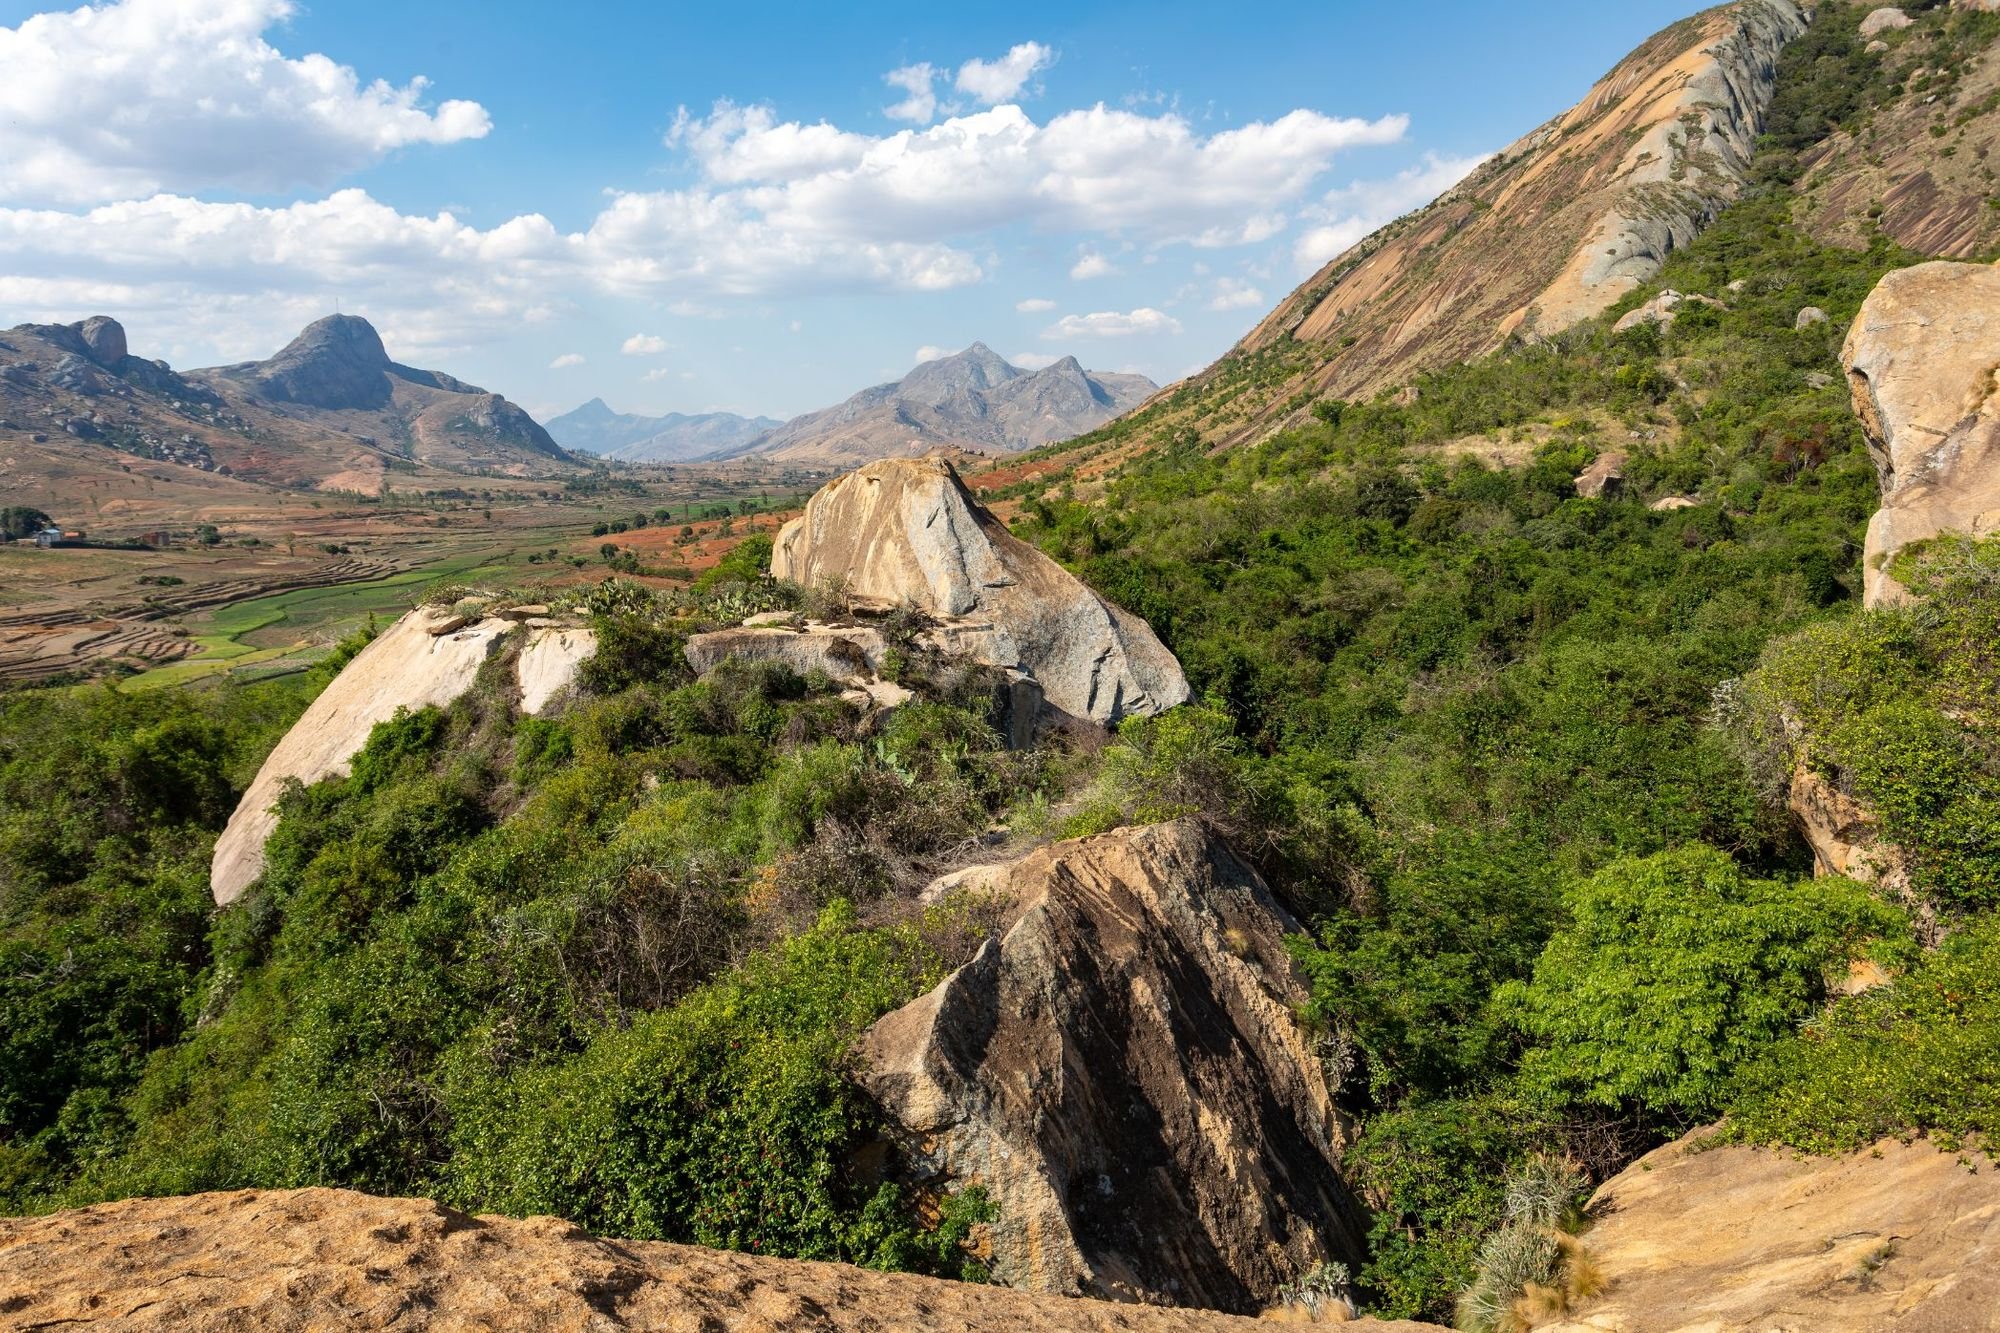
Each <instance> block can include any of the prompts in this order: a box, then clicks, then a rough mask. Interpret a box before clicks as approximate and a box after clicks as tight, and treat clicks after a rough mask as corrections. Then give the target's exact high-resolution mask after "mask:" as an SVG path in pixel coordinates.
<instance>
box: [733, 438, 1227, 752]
mask: <svg viewBox="0 0 2000 1333" xmlns="http://www.w3.org/2000/svg"><path fill="white" fill-rule="evenodd" d="M771 572H772V573H773V574H774V575H776V576H777V577H779V578H783V579H790V580H792V581H793V582H795V583H799V584H802V585H804V586H805V587H808V588H811V587H815V586H818V585H819V584H821V583H822V582H823V581H829V580H830V581H832V582H835V583H837V584H839V585H841V586H842V587H843V588H844V590H845V593H846V595H847V596H848V597H849V598H851V599H852V600H854V601H855V602H857V603H859V604H864V605H867V604H872V605H874V606H877V607H881V608H889V607H895V606H902V605H909V606H913V607H915V608H916V609H918V610H919V611H922V612H924V613H925V614H926V615H928V616H931V617H933V618H935V619H936V620H937V621H938V622H940V623H939V625H938V626H937V628H936V630H935V631H934V632H935V633H936V634H937V635H938V637H939V639H940V641H941V643H942V644H943V645H944V646H945V647H947V648H948V649H949V650H950V651H954V652H958V653H962V654H964V655H966V656H968V657H971V658H973V659H975V660H977V661H981V662H985V663H987V664H989V665H992V666H996V667H1001V668H1005V669H1011V670H1018V671H1020V672H1023V673H1024V674H1026V675H1028V676H1031V677H1033V678H1034V680H1035V682H1036V683H1037V684H1038V685H1039V686H1040V687H1041V690H1042V694H1043V696H1044V697H1045V699H1046V700H1047V702H1048V704H1049V705H1050V706H1051V707H1053V708H1056V709H1059V710H1061V711H1062V712H1064V713H1066V714H1068V715H1070V716H1071V717H1076V718H1083V719H1087V720H1089V721H1092V722H1103V723H1115V722H1117V721H1118V720H1119V719H1121V718H1124V717H1128V716H1132V715H1134V714H1141V715H1143V714H1151V713H1159V712H1164V711H1165V710H1167V709H1169V708H1173V707H1175V706H1176V705H1179V704H1182V703H1185V702H1186V701H1187V699H1188V697H1189V691H1188V684H1187V678H1186V677H1185V676H1183V675H1182V674H1181V668H1180V663H1179V662H1177V661H1175V660H1174V655H1173V654H1172V653H1170V652H1168V651H1167V650H1166V648H1165V647H1164V646H1163V645H1162V644H1161V643H1160V641H1159V639H1158V638H1156V637H1155V636H1154V634H1153V631H1152V629H1151V628H1150V627H1149V626H1148V625H1147V624H1146V622H1145V621H1143V620H1141V619H1139V617H1137V616H1135V615H1133V614H1131V613H1130V612H1128V611H1125V610H1123V609H1122V608H1120V607H1117V606H1114V605H1113V604H1112V603H1110V602H1108V601H1106V600H1105V599H1104V598H1102V597H1100V596H1098V595H1097V594H1096V593H1095V592H1092V591H1091V590H1090V589H1089V588H1088V587H1086V586H1085V585H1084V584H1083V583H1082V582H1081V581H1080V580H1078V579H1077V578H1076V577H1075V576H1074V575H1072V574H1070V573H1069V572H1068V571H1067V570H1065V569H1064V568H1063V567H1062V566H1061V565H1058V564H1057V563H1056V562H1055V561H1053V560H1051V559H1049V558H1048V557H1047V556H1045V555H1043V554H1042V553H1041V552H1040V551H1038V550H1036V549H1035V548H1034V547H1032V546H1030V545H1028V544H1027V543H1026V542H1024V541H1021V540H1020V539H1019V538H1017V537H1015V536H1014V535H1013V534H1012V533H1010V532H1008V531H1007V528H1006V525H1005V524H1003V523H1001V522H1000V520H999V519H997V518H995V517H994V516H993V515H992V514H991V513H990V512H988V511H987V509H986V508H985V507H984V506H982V505H981V504H980V503H979V502H978V501H977V500H975V499H973V497H972V494H971V493H970V492H969V491H967V490H966V488H965V485H964V483H963V482H961V481H960V480H959V478H958V473H957V472H956V471H954V470H953V469H952V466H951V464H950V463H947V462H945V461H944V460H943V459H940V458H919V459H887V460H884V461H882V462H878V463H871V464H869V465H868V466H867V467H864V468H862V469H860V470H859V471H857V472H850V473H849V474H847V475H846V476H844V477H840V478H837V479H836V480H834V481H831V482H828V483H827V484H826V485H825V486H824V487H822V488H821V489H820V491H819V493H818V494H816V495H814V496H813V498H812V499H811V500H810V501H809V502H808V503H807V504H806V511H805V513H804V514H803V515H802V516H801V517H799V518H796V519H793V520H792V521H791V522H790V523H787V524H786V525H785V526H784V528H783V529H782V530H781V531H780V532H779V533H778V538H777V542H776V546H775V549H774V550H773V551H772V553H771Z"/></svg>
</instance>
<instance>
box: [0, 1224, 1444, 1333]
mask: <svg viewBox="0 0 2000 1333" xmlns="http://www.w3.org/2000/svg"><path fill="white" fill-rule="evenodd" d="M0 1327H4V1328H7V1329H23V1330H25V1329H42V1328H71V1327H90V1328H106V1329H119V1330H126V1331H128V1333H154V1331H155V1330H158V1331H159V1333H169V1331H171V1333H307V1330H315V1331H316V1330H321V1329H361V1330H372V1329H398V1330H401V1329H411V1330H435V1331H436V1333H445V1331H446V1330H451V1331H452V1333H458V1331H459V1330H464V1331H465V1333H471V1331H472V1330H494V1329H507V1330H525V1331H528V1333H554V1331H555V1330H563V1331H564V1333H610V1331H611V1330H615V1329H644V1330H662V1331H663V1333H664V1331H667V1330H685V1331H686V1333H930V1331H931V1330H956V1331H957V1333H1020V1331H1021V1330H1028V1329H1047V1330H1050V1333H1120V1331H1129V1333H1200V1331H1202V1330H1215V1331H1216V1333H1220V1331H1221V1330H1224V1329H1241V1330H1243V1333H1251V1331H1252V1330H1253V1329H1254V1328H1255V1325H1253V1324H1252V1323H1250V1322H1249V1321H1247V1320H1240V1319H1234V1318H1231V1317H1229V1316H1227V1315H1218V1314H1211V1313H1208V1312H1206V1311H1198V1310H1161V1309H1148V1308H1144V1307H1140V1306H1132V1305H1112V1304H1109V1303H1106V1302H1102V1301H1072V1300H1062V1299H1058V1298H1054V1297H1047V1296H1036V1295H1031V1294H1029V1293H1027V1292H1020V1291H1007V1290H1004V1289H1001V1288H996V1287H987V1286H975V1285H972V1284H969V1283H958V1282H943V1281H939V1280H937V1279H935V1278H925V1277H912V1276H909V1275H907V1274H900V1273H876V1272H870V1271H868V1270H866V1269H860V1268H849V1267H847V1266H846V1265H844V1264H821V1263H801V1262H798V1261H795V1260H787V1259H767V1258H762V1257H760V1256H756V1255H749V1254H732V1253H730V1252H728V1251H724V1250H704V1249H700V1248H697V1247H695V1246H690V1245H666V1244H661V1243H658V1242H652V1241H610V1240H597V1239H594V1238H592V1237H590V1236H588V1235H586V1234H584V1233H583V1232H582V1231H580V1230H578V1229H577V1228H575V1227H573V1226H570V1225H569V1224H568V1223H566V1222H562V1221H558V1220H557V1219H555V1218H551V1217H535V1218H528V1219H525V1220H516V1219H512V1218H502V1217H478V1218H475V1217H471V1216H468V1215H466V1214H464V1213H460V1212H456V1211H454V1210H452V1209H449V1208H445V1207H441V1206H440V1205H438V1204H435V1203H431V1202H429V1201H427V1200H423V1199H382V1198H375V1197H372V1196H370V1195H366V1194H356V1193H353V1192H351V1191H348V1190H330V1189H306V1190H271V1191H262V1192H259V1191H254V1190H244V1191H240V1192H236V1193H229V1194H196V1195H192V1196H189V1197H186V1198H178V1199H130V1200H127V1201H125V1202H123V1203H108V1204H100V1205H98V1206H96V1207H94V1208H82V1209H77V1210H75V1211H72V1212H65V1213H55V1214H51V1215H49V1216H47V1217H23V1218H6V1219H0ZM1362 1327H1364V1328H1367V1329H1369V1330H1372V1333H1424V1330H1429V1329H1431V1328H1432V1327H1433V1326H1432V1325H1429V1324H1409V1323H1386V1324H1367V1325H1363V1326H1362Z"/></svg>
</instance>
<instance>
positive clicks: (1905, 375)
mask: <svg viewBox="0 0 2000 1333" xmlns="http://www.w3.org/2000/svg"><path fill="white" fill-rule="evenodd" d="M1840 355H1841V364H1843V365H1844V366H1846V368H1847V378H1848V383H1849V386H1850V387H1851V388H1852V390H1853V393H1854V410H1855V413H1856V414H1857V415H1858V416H1859V417H1860V418H1861V424H1862V427H1863V429H1864V430H1865V431H1866V432H1867V435H1868V450H1869V453H1870V454H1871V455H1873V457H1874V460H1875V473H1876V478H1877V480H1878V481H1879V482H1880V483H1881V488H1882V507H1881V508H1880V509H1878V510H1877V511H1876V513H1875V516H1874V517H1873V518H1872V519H1870V520H1869V523H1868V540H1867V546H1866V548H1865V551H1864V553H1863V557H1862V559H1863V565H1862V573H1863V579H1864V592H1865V599H1866V602H1867V604H1868V605H1869V606H1881V605H1884V604H1889V603H1894V602H1898V601H1902V600H1905V599H1907V597H1908V596H1909V594H1908V591H1907V590H1906V589H1905V588H1904V587H1903V586H1902V585H1901V584H1900V583H1898V582H1897V581H1896V580H1895V578H1893V577H1892V576H1891V575H1890V573H1889V569H1888V565H1889V562H1890V560H1891V559H1893V558H1894V556H1895V554H1896V552H1898V551H1900V550H1901V549H1903V548H1904V547H1905V546H1908V545H1910V544H1911V543H1912V542H1917V541H1922V540H1924V539H1925V538H1929V537H1936V536H1938V535H1939V534H1941V533H1947V532H1960V533H1965V534H1967V535H1970V536H1974V537H1986V536H1991V535H1992V534H1993V533H1995V532H2000V394H1996V392H1995V389H1996V384H1995V373H1996V370H2000V268H1995V267H1994V266H1992V265H1988V264H1956V263H1933V264H1918V265H1916V266H1915V267H1913V268H1906V269H1898V270H1897V271H1896V272H1893V273H1891V274H1889V275H1888V276H1886V277H1884V278H1883V279H1882V281H1881V282H1880V283H1878V284H1877V285H1876V287H1875V290H1874V291H1872V292H1870V293H1869V295H1868V299H1867V300H1866V301H1864V302H1863V303H1862V306H1861V313H1860V315H1859V316H1857V317H1856V319H1855V321H1854V327H1853V328H1852V329H1850V330H1849V331H1848V334H1847V341H1846V343H1845V345H1844V346H1843V347H1842V348H1841V354H1840Z"/></svg>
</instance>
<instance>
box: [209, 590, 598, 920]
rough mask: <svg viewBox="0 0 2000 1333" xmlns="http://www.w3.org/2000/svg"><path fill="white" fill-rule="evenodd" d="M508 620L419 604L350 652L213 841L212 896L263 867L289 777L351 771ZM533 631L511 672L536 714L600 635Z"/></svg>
mask: <svg viewBox="0 0 2000 1333" xmlns="http://www.w3.org/2000/svg"><path fill="white" fill-rule="evenodd" d="M514 628H515V622H514V621H512V620H509V619H504V618H501V617H497V616H496V617H489V618H487V619H482V620H479V621H477V622H476V623H467V621H466V618H465V617H464V616H460V615H455V614H454V613H453V612H452V611H450V610H449V609H448V608H436V607H418V608H417V609H416V610H414V611H412V612H410V613H409V614H408V615H406V616H404V617H403V618H402V619H400V620H398V621H397V622H396V623H395V624H393V625H391V626H390V627H389V628H388V629H386V630H384V631H383V632H382V633H381V634H379V635H377V636H376V637H375V639H374V641H373V642H371V643H370V644H369V645H368V646H367V647H366V648H363V649H362V650H361V651H360V652H358V653H356V654H355V655H354V660H353V661H351V662H349V663H348V664H347V665H346V666H345V667H342V668H341V671H340V674H339V675H337V676H335V677H334V678H333V683H332V684H330V685H328V686H327V687H326V689H325V691H323V692H322V693H321V694H320V696H319V698H317V699H315V700H313V702H312V706H311V707H309V708H307V709H306V711H305V713H304V714H303V715H302V716H301V717H300V718H299V720H298V721H297V722H295V723H293V724H292V729H291V730H290V731H288V732H286V733H285V738H284V739H283V740H281V741H279V742H278V744H277V748H275V749H274V750H272V751H271V753H270V756H269V757H268V758H266V759H265V760H264V766H263V767H262V768H260V769H258V770H257V777H256V779H255V780H254V781H252V782H251V784H250V788H249V790H248V791H246V792H244V793H243V799H242V800H241V801H239V802H238V803H237V805H236V812H235V813H234V814H232V815H231V816H230V817H229V824H228V826H227V827H225V828H224V829H223V830H222V836H221V837H219V838H217V839H216V840H215V854H214V856H213V857H212V858H211V860H210V862H209V876H208V881H209V890H210V892H212V893H213V894H214V895H215V901H216V902H217V903H229V902H234V901H235V900H236V899H237V898H238V897H239V896H241V894H242V893H243V890H245V889H247V888H249V887H250V885H251V883H252V882H253V881H255V880H256V878H257V876H259V875H261V874H263V873H264V843H265V842H266V841H267V840H268V839H269V838H270V836H271V831H272V830H273V829H275V828H277V827H278V814H277V811H276V809H275V808H274V807H275V806H276V805H277V803H278V797H279V795H280V794H281V793H282V792H283V791H284V788H285V780H286V779H288V778H297V779H298V780H299V781H300V782H302V783H304V784H305V785H307V786H311V785H312V784H313V783H315V782H318V781H319V780H320V779H322V778H328V777H336V776H340V775H343V774H345V773H347V771H348V769H349V767H350V765H351V764H352V762H353V759H354V756H355V755H357V754H359V753H360V752H361V748H362V747H363V746H365V745H366V744H367V743H368V733H369V732H370V731H371V730H373V729H374V727H375V724H376V723H378V722H386V721H388V720H389V719H390V718H392V717H394V716H395V714H396V710H397V709H398V708H408V709H411V710H413V711H414V710H415V709H419V708H425V707H432V706H435V707H439V708H442V707H444V706H445V705H446V704H449V703H450V702H451V701H452V700H454V699H456V698H458V696H459V695H461V694H464V693H465V692H466V690H468V689H470V688H471V687H472V680H473V677H474V676H476V675H478V674H479V668H480V665H481V664H482V663H484V662H485V661H486V659H487V658H489V657H491V656H492V655H493V654H494V652H495V651H497V650H498V649H499V647H500V642H501V640H502V639H504V638H505V637H506V635H507V633H508V632H509V631H510V630H512V629H514ZM529 634H530V641H529V643H528V645H527V647H526V649H525V650H524V651H523V653H522V655H521V659H520V661H519V662H518V663H517V664H516V670H517V672H518V675H519V682H520V685H521V688H522V705H523V711H524V712H528V713H534V712H538V711H540V709H542V708H543V707H546V706H547V704H548V703H549V701H550V700H551V699H553V698H554V697H555V695H556V694H557V693H558V692H559V691H560V690H561V689H562V688H563V687H564V686H566V685H568V684H569V683H570V682H571V681H573V680H574V679H575V676H576V669H577V668H578V667H579V666H580V665H581V664H582V662H583V660H584V659H585V658H588V657H589V656H590V655H591V653H593V652H595V651H596V650H597V643H596V638H595V636H594V635H592V634H591V632H590V631H589V630H587V629H582V628H567V629H559V628H556V627H541V628H537V629H533V630H530V631H529ZM530 705H532V706H530Z"/></svg>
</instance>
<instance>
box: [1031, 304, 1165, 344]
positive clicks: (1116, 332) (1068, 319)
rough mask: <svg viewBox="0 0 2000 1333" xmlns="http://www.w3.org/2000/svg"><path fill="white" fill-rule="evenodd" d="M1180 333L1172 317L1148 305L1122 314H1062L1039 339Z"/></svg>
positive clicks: (1125, 336)
mask: <svg viewBox="0 0 2000 1333" xmlns="http://www.w3.org/2000/svg"><path fill="white" fill-rule="evenodd" d="M1180 331H1181V322H1180V321H1179V320H1177V319H1175V318H1174V317H1173V316H1172V315H1169V314H1166V313H1164V312H1162V311H1159V310H1155V309H1153V308H1152V307H1151V306H1140V307H1139V308H1138V309H1137V310H1134V311H1130V312H1129V313H1124V314H1121V313H1120V312H1118V311H1116V310H1100V311H1097V312H1096V313H1094V314H1089V315H1064V316H1063V317H1062V318H1061V319H1059V320H1057V321H1056V322H1055V323H1053V324H1051V325H1049V327H1048V328H1046V329H1044V330H1042V337H1044V338H1047V339H1049V340H1051V341H1055V340H1058V339H1064V338H1129V337H1131V336H1132V335H1133V334H1137V333H1179V332H1180Z"/></svg>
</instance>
